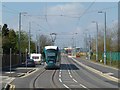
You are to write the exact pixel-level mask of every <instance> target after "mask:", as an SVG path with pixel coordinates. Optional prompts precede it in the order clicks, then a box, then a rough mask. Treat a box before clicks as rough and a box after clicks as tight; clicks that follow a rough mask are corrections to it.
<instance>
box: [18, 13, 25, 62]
mask: <svg viewBox="0 0 120 90" xmlns="http://www.w3.org/2000/svg"><path fill="white" fill-rule="evenodd" d="M22 14H27V12H20V13H19V40H18V47H19V63H20V64H21V40H20V37H21V16H22Z"/></svg>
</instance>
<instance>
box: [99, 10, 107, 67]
mask: <svg viewBox="0 0 120 90" xmlns="http://www.w3.org/2000/svg"><path fill="white" fill-rule="evenodd" d="M98 13H104V17H105V18H104V19H105V30H104V64H105V65H106V12H103V11H99V12H98Z"/></svg>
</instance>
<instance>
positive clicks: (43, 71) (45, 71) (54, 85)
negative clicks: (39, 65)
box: [33, 69, 58, 89]
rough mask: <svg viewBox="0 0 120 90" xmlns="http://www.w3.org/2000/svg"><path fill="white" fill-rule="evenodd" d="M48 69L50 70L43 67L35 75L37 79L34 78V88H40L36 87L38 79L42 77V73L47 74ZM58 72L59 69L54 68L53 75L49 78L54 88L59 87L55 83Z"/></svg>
mask: <svg viewBox="0 0 120 90" xmlns="http://www.w3.org/2000/svg"><path fill="white" fill-rule="evenodd" d="M48 71H49V70H46V69H43V70H42V71H41V72H40V73H39V74H38V75H37V76H36V77H35V79H34V81H33V88H34V89H35V88H38V87H36V83H37V80H38V79H39V78H41V76H42V75H44V74H47V72H48ZM56 72H57V70H52V74H51V77H50V79H49V80H50V84H51V86H52V88H58V86H57V85H56V84H55V80H54V79H55V75H56ZM41 79H42V78H41ZM42 87H43V86H42ZM45 88H49V87H45Z"/></svg>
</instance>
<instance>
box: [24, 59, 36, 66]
mask: <svg viewBox="0 0 120 90" xmlns="http://www.w3.org/2000/svg"><path fill="white" fill-rule="evenodd" d="M26 65H27V66H28V67H35V66H36V64H35V62H34V60H33V59H27V60H26V61H25V66H26Z"/></svg>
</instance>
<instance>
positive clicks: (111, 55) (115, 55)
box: [102, 52, 120, 61]
mask: <svg viewBox="0 0 120 90" xmlns="http://www.w3.org/2000/svg"><path fill="white" fill-rule="evenodd" d="M102 56H103V55H102ZM106 58H107V60H112V61H120V52H107V53H106Z"/></svg>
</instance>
